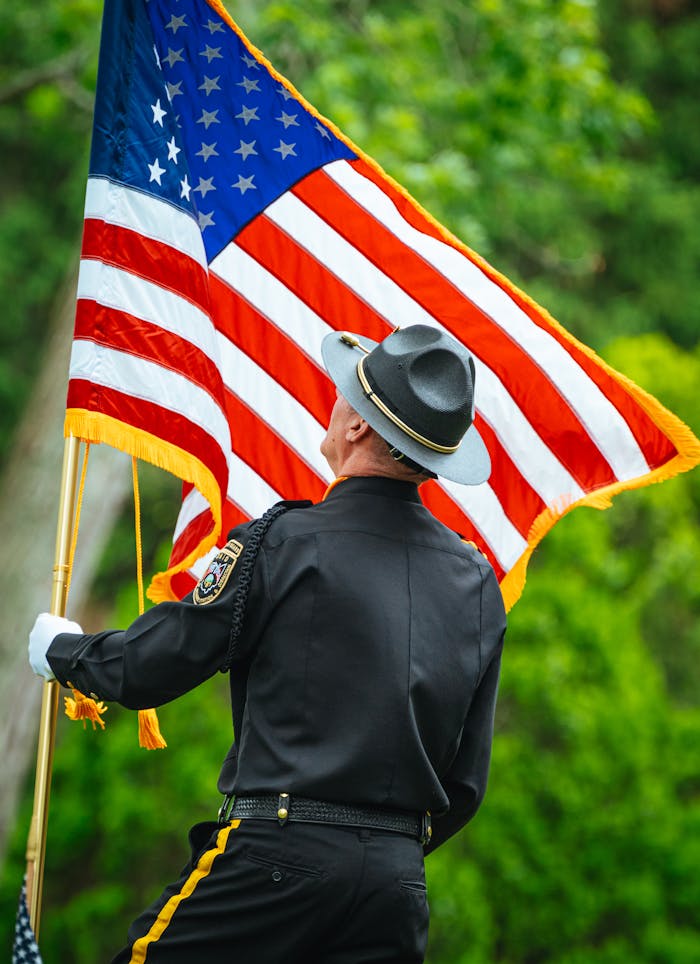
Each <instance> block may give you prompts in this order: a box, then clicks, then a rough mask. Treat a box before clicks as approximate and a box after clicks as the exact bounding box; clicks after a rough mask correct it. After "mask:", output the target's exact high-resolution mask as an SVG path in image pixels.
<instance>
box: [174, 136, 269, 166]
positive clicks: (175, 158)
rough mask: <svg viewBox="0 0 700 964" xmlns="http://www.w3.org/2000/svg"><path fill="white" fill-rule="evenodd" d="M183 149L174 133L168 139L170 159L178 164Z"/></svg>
mask: <svg viewBox="0 0 700 964" xmlns="http://www.w3.org/2000/svg"><path fill="white" fill-rule="evenodd" d="M280 143H281V142H280ZM181 150H182V148H181V147H176V146H175V135H174V134H173V136H172V137H171V138H170V140H169V141H168V160H169V161H175V163H176V164H177V155H178V154H179V153H180V151H181Z"/></svg>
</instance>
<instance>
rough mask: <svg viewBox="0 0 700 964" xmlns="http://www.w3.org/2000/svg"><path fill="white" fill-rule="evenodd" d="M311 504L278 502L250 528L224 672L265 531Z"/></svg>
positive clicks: (242, 618)
mask: <svg viewBox="0 0 700 964" xmlns="http://www.w3.org/2000/svg"><path fill="white" fill-rule="evenodd" d="M309 505H312V503H311V502H277V503H275V505H273V506H271V507H270V508H269V509H268V510H267V512H266V513H265V514H264V515H262V516H261V517H260V518H259V519H257V520H256V521H255V522H254V523H253V525H252V526H251V527H250V529H249V530H248V539H247V541H246V545H245V549H244V550H243V555H242V556H241V559H240V562H239V563H238V565H239V567H240V574H239V577H238V586H237V588H236V598H235V599H234V601H233V611H232V614H231V632H230V633H229V641H228V650H227V652H226V659H225V660H224V663H223V665H222V666H221V672H222V673H228V671H229V669H230V668H231V661H232V659H233V653H234V650H235V648H236V643H237V642H238V638H239V636H240V635H241V630H242V629H243V620H244V619H245V612H246V607H247V605H248V596H249V595H250V584H251V582H252V579H253V570H254V568H255V560H256V559H257V557H258V553H259V552H260V547H261V545H262V542H263V539H264V538H265V533H266V532H267V530H268V529H269V528H270V526H271V525H272V523H273V522H274V521H275V519H277V518H279V516H281V515H284V513H285V512H287V511H288V510H289V509H294V508H299V507H301V506H309Z"/></svg>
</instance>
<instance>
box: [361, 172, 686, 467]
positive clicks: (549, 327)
mask: <svg viewBox="0 0 700 964" xmlns="http://www.w3.org/2000/svg"><path fill="white" fill-rule="evenodd" d="M348 163H350V164H351V165H352V167H354V168H355V170H356V171H357V172H358V173H359V174H362V175H363V176H364V177H366V178H367V179H368V180H370V181H372V182H373V183H374V184H376V185H377V187H379V188H380V189H381V190H382V191H383V192H384V193H385V194H386V195H387V196H388V197H389V198H390V199H391V200H392V201H393V203H394V204H395V205H396V207H397V209H398V210H399V212H400V214H401V216H402V217H403V218H404V219H405V220H406V221H407V222H408V223H409V224H410V225H412V226H413V227H414V228H416V229H417V230H419V231H422V232H423V234H427V235H428V236H429V237H431V238H437V239H438V240H440V241H443V242H445V243H446V244H449V243H450V242H449V240H447V238H446V237H445V235H444V234H443V233H442V232H441V231H440V230H439V228H438V227H437V226H436V225H435V224H433V223H431V221H429V220H428V218H426V217H425V216H424V215H423V214H421V213H420V211H418V210H417V209H416V207H415V204H414V203H413V202H411V201H409V200H408V198H407V197H406V196H405V195H404V194H402V193H401V192H400V191H398V190H397V189H396V188H394V187H392V186H391V185H390V184H389V183H388V182H387V181H386V180H385V179H384V177H382V175H381V174H379V173H378V172H377V171H376V170H375V169H374V168H373V167H372V166H371V165H369V164H367V163H366V162H365V161H363V160H355V161H350V162H348ZM454 247H455V249H456V250H457V251H459V252H460V254H462V256H463V257H465V258H469V260H470V261H472V263H473V264H475V265H477V267H479V268H480V269H481V270H482V271H483V272H484V274H485V275H486V276H487V277H488V278H489V279H490V280H491V281H493V283H494V284H496V285H498V287H499V288H501V290H502V291H504V292H505V293H506V294H507V295H508V297H510V298H511V299H512V300H513V301H514V302H515V304H517V305H518V307H519V308H521V309H522V310H523V311H524V312H525V314H526V315H527V316H528V318H529V319H530V320H531V321H532V322H533V323H534V324H535V325H537V326H538V327H540V328H542V329H543V330H544V331H546V332H548V334H550V335H551V336H552V337H553V338H555V339H556V340H557V341H558V342H559V344H560V345H561V346H562V347H563V348H564V350H565V351H567V352H568V353H569V354H570V355H571V357H572V358H573V359H574V360H575V361H576V363H577V364H578V365H579V366H580V367H581V369H582V370H583V371H584V372H585V373H586V375H588V377H589V378H590V379H591V381H592V382H594V383H595V384H596V385H597V386H598V388H599V389H600V390H601V391H602V392H603V394H604V395H605V396H606V398H608V399H609V400H610V402H611V403H612V404H613V405H614V406H615V408H616V409H617V410H618V412H620V414H621V415H622V417H623V418H624V419H625V421H626V423H627V425H628V427H629V429H630V431H631V433H632V434H633V436H634V438H635V439H636V441H637V444H638V445H639V447H640V449H641V451H642V453H643V455H644V458H645V459H646V461H647V462H648V464H649V465H650V466H651V467H652V468H656V467H658V466H659V465H662V464H664V463H665V462H667V461H668V460H669V459H671V458H673V456H674V455H675V454H676V453H677V449H676V447H675V446H674V445H673V443H672V442H671V441H670V439H669V438H668V437H667V436H666V435H665V433H664V432H663V431H662V430H661V429H660V428H659V427H658V426H657V425H656V423H655V422H654V420H653V419H652V418H651V416H650V415H649V414H648V413H647V412H645V411H644V409H642V408H641V407H640V406H639V404H638V402H637V401H636V399H635V398H634V396H633V395H631V394H630V393H629V392H628V391H627V389H626V388H625V387H624V385H623V384H621V383H620V382H619V381H618V379H617V378H614V377H613V376H611V375H610V374H609V373H608V372H607V371H606V370H605V369H604V368H603V367H602V366H601V365H600V364H599V362H598V361H597V360H596V359H595V358H591V356H590V355H589V354H588V353H587V352H585V351H584V350H583V349H582V348H581V347H579V346H578V345H577V344H576V343H575V342H574V341H573V340H572V339H571V337H567V336H566V335H565V334H564V333H563V332H562V331H561V330H560V329H559V328H558V326H557V325H555V324H553V323H552V322H551V321H550V320H549V319H548V317H547V316H546V314H544V313H543V312H542V310H541V309H539V307H538V306H536V305H534V304H533V303H532V302H531V301H529V300H528V299H527V298H526V297H524V296H523V294H522V293H521V292H519V291H517V290H516V289H515V288H514V287H513V286H511V285H510V284H509V283H508V282H507V281H506V280H505V279H504V278H503V277H502V276H501V275H499V274H498V272H497V271H495V270H494V268H492V267H491V265H490V264H488V262H486V261H484V260H483V258H480V257H479V256H478V255H476V254H474V255H473V256H472V257H469V256H468V255H467V254H466V253H465V252H464V250H463V249H462V248H461V247H458V246H457V245H454Z"/></svg>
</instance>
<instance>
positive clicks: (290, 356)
mask: <svg viewBox="0 0 700 964" xmlns="http://www.w3.org/2000/svg"><path fill="white" fill-rule="evenodd" d="M211 291H212V315H213V320H214V324H215V326H216V327H217V329H218V330H219V331H221V332H222V333H223V334H224V335H226V337H227V338H229V339H230V340H231V341H232V342H233V343H234V344H235V345H237V346H238V347H239V348H240V349H241V351H243V352H245V354H246V355H248V357H249V358H252V359H253V361H254V362H255V363H256V365H258V366H259V367H260V368H262V369H263V370H264V371H266V372H267V373H268V375H270V376H271V377H272V378H273V379H274V380H275V381H276V382H277V383H278V384H279V385H281V386H282V387H283V388H284V389H285V390H286V391H288V392H289V394H290V395H291V396H292V397H293V398H296V400H297V401H298V402H299V403H300V404H301V405H303V406H304V407H305V408H306V409H307V411H309V412H310V413H311V415H313V416H314V418H315V419H316V420H317V421H318V422H320V423H321V425H325V424H326V423H327V421H328V417H329V416H330V412H331V409H332V408H333V403H334V401H335V388H334V386H333V383H332V382H331V380H330V379H329V378H328V376H327V375H326V373H325V372H324V371H322V370H321V369H320V368H319V367H318V365H317V364H316V363H315V362H314V361H313V360H312V359H311V358H309V356H308V355H307V354H306V353H305V352H303V351H302V350H301V348H300V347H299V345H298V344H297V343H296V342H295V341H293V340H292V339H291V338H290V337H289V336H288V335H287V334H285V332H284V331H282V330H281V329H280V328H278V327H277V325H276V324H274V323H273V322H272V321H270V319H269V318H266V317H265V316H264V315H262V314H260V312H259V311H257V310H256V309H255V308H254V307H253V305H251V304H250V303H249V302H248V301H246V300H245V299H244V298H243V297H242V296H241V295H240V294H239V293H238V292H237V291H234V290H233V289H232V288H231V287H230V286H229V285H228V284H227V282H225V281H223V280H222V279H221V278H220V277H219V276H218V275H216V274H215V273H214V272H212V273H211Z"/></svg>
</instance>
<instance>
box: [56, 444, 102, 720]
mask: <svg viewBox="0 0 700 964" xmlns="http://www.w3.org/2000/svg"><path fill="white" fill-rule="evenodd" d="M89 455H90V443H89V442H86V443H85V453H84V455H83V467H82V470H81V472H80V484H79V486H78V497H77V502H76V506H75V517H74V519H73V535H72V538H71V545H70V551H69V553H68V572H67V573H66V598H68V593H69V592H70V581H71V576H72V574H73V559H74V558H75V547H76V546H77V544H78V530H79V528H80V513H81V510H82V508H83V497H84V495H85V479H86V477H87V467H88V458H89ZM64 704H65V709H66V716H67V717H68V719H69V720H82V721H83V727H85V726H86V724H87V722H88V720H89V721H90V723H92V728H93V730H94V729H95V727H96V726H100V727H101V729H103V730H104V728H105V724H104V720H103V719H102V714H103V713H106V712H107V707H106V706H105V704H104V703H102V702H97V701H96V700H93V699H92V698H91V697H90V696H85V695H84V694H83V693H81V692H80V690H76V689H73V696H72V697H70V696H66V697H64Z"/></svg>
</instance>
